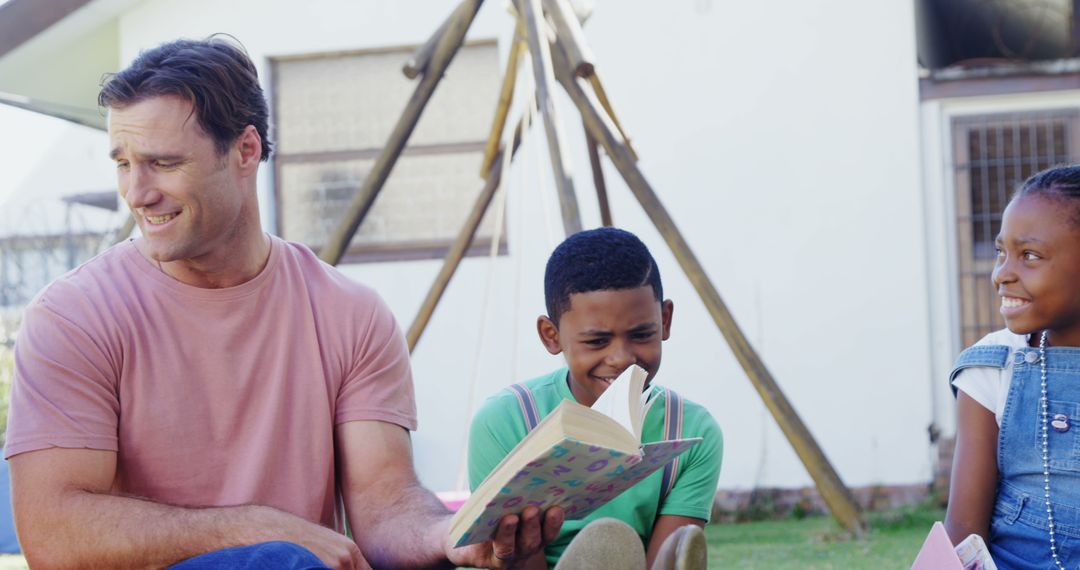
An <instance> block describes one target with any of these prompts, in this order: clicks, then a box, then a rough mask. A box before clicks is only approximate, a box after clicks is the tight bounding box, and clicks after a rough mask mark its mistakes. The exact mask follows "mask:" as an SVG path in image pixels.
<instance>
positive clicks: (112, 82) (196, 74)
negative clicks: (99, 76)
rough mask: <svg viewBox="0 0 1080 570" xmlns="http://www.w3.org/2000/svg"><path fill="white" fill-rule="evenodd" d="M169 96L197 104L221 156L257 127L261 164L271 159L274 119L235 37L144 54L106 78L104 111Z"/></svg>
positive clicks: (200, 118)
mask: <svg viewBox="0 0 1080 570" xmlns="http://www.w3.org/2000/svg"><path fill="white" fill-rule="evenodd" d="M166 95H173V96H176V97H180V98H183V99H184V100H186V101H190V102H191V104H192V105H193V106H194V109H195V111H194V115H195V118H196V120H197V121H198V123H199V126H200V127H201V128H202V130H203V131H204V132H205V133H206V134H207V135H209V136H210V138H212V139H213V140H214V146H215V147H216V148H217V151H218V154H225V152H226V151H227V150H228V148H229V145H230V144H232V143H233V141H235V140H236V137H238V136H240V134H241V133H243V132H244V129H245V128H247V126H248V125H252V126H254V127H255V130H256V131H258V133H259V137H260V138H262V152H261V156H260V159H261V160H267V159H268V158H270V153H271V152H272V150H273V143H271V142H270V133H269V117H270V113H269V110H268V106H267V104H266V97H265V96H264V95H263V90H262V87H261V86H260V85H259V75H258V72H257V71H256V69H255V64H254V63H252V61H251V58H249V57H248V55H247V53H246V52H245V51H244V48H243V47H241V46H240V45H239V43H238V42H237V41H236V40H235V39H234V38H232V37H231V36H227V35H224V34H218V35H214V36H210V37H209V38H206V39H205V40H176V41H172V42H168V43H164V44H161V45H160V46H157V47H155V48H153V49H148V50H145V51H142V52H140V53H139V55H138V57H136V58H135V61H133V62H131V65H129V66H128V67H127V68H126V69H124V70H122V71H120V72H118V73H114V74H111V75H107V76H105V78H104V79H103V81H102V85H101V92H100V93H98V105H100V106H102V107H106V108H122V107H126V106H128V105H133V104H135V103H138V102H140V101H144V100H146V99H150V98H153V97H161V96H166Z"/></svg>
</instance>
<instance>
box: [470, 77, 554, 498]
mask: <svg viewBox="0 0 1080 570" xmlns="http://www.w3.org/2000/svg"><path fill="white" fill-rule="evenodd" d="M526 105H527V107H526V110H525V111H524V117H525V121H524V123H523V124H522V133H523V134H524V133H525V132H527V131H526V129H528V128H529V125H531V124H532V113H531V109H533V108H535V106H536V103H535V98H534V97H529V101H528V103H527V104H526ZM502 139H503V140H502V148H503V158H502V163H501V164H500V166H499V186H498V188H496V189H495V196H494V202H495V204H494V205H495V223H494V228H493V229H492V233H491V248H490V249H489V251H488V276H487V277H488V278H487V283H486V284H485V285H484V298H483V307H482V309H481V311H480V332H479V334H478V336H477V340H476V352H475V354H474V355H473V373H472V381H471V382H470V383H469V393H468V397H467V400H466V408H465V417H466V418H467V419H469V420H471V419H472V417H473V413H474V412H475V411H476V410H475V408H476V391H477V390H476V389H477V386H478V385H479V384H480V359H481V356H482V355H483V348H484V345H485V340H486V336H487V321H488V317H489V314H488V313H489V312H490V309H491V297H492V294H491V292H492V290H494V289H495V263H496V261H497V260H498V256H499V243H500V242H501V241H502V232H503V226H504V225H505V224H504V222H505V220H504V218H505V215H504V214H505V212H506V196H507V194H508V193H509V192H508V189H507V188H506V186H507V179H508V175H509V172H510V162H511V158H512V156H513V144H514V129H511V128H507V129H504V131H503V137H502ZM489 212H490V210H489ZM468 443H469V430H468V429H466V430H465V433H464V434H463V435H462V442H461V446H460V449H461V457H460V460H459V461H458V476H457V484H456V486H455V488H456V489H457V490H458V491H463V490H465V489H467V488H468V462H469V445H468Z"/></svg>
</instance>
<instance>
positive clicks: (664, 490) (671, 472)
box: [660, 388, 683, 505]
mask: <svg viewBox="0 0 1080 570" xmlns="http://www.w3.org/2000/svg"><path fill="white" fill-rule="evenodd" d="M682 425H683V402H682V397H680V396H679V395H678V394H676V393H675V391H674V390H671V389H670V388H664V439H667V440H672V439H680V438H682V427H683V426H682ZM678 473H679V457H676V458H675V459H672V460H671V463H668V464H667V465H666V466H664V478H663V479H661V482H660V504H661V505H662V504H663V503H664V498H666V497H667V495H668V493H670V492H671V489H672V487H674V486H675V477H676V475H678Z"/></svg>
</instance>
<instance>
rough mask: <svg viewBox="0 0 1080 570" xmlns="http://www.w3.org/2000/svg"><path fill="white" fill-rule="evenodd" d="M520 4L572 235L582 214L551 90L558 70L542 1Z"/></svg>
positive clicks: (524, 0) (566, 221) (566, 226)
mask: <svg viewBox="0 0 1080 570" xmlns="http://www.w3.org/2000/svg"><path fill="white" fill-rule="evenodd" d="M520 3H521V8H523V9H519V10H518V12H519V13H521V14H522V15H523V16H524V19H525V31H526V32H527V34H528V38H529V51H530V52H531V53H532V64H533V74H534V75H535V76H536V102H537V105H538V106H539V107H540V112H541V113H543V115H544V132H545V134H546V135H547V142H548V153H549V154H550V155H551V167H552V171H553V172H554V175H555V187H556V188H557V189H558V193H559V206H560V207H561V209H562V219H563V229H564V231H565V232H566V235H570V234H574V233H577V232H579V231H581V213H580V212H579V211H578V203H577V196H576V195H575V194H574V181H573V179H572V178H571V177H570V161H569V160H568V159H567V157H566V156H565V154H564V153H563V149H564V148H565V147H566V144H565V143H564V140H565V137H564V136H563V132H562V126H561V124H560V123H559V117H558V114H557V112H556V110H555V99H554V97H552V92H551V86H552V85H553V84H554V83H555V73H554V71H553V70H552V67H551V49H550V45H549V44H548V41H547V34H546V33H545V30H544V26H545V24H544V17H543V13H542V11H541V9H540V0H520Z"/></svg>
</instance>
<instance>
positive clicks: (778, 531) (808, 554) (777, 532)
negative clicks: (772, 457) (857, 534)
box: [705, 506, 945, 570]
mask: <svg viewBox="0 0 1080 570" xmlns="http://www.w3.org/2000/svg"><path fill="white" fill-rule="evenodd" d="M944 517H945V511H944V510H941V509H937V508H932V507H925V506H924V507H912V508H904V509H898V510H893V511H886V512H881V513H870V514H869V515H868V516H867V518H868V521H869V523H870V526H871V531H870V533H869V534H868V535H867V536H866V537H864V538H861V539H854V538H851V537H849V536H848V535H847V534H846V533H845V532H843V531H842V530H841V528H840V526H839V525H838V524H837V523H836V522H835V521H834V520H833V519H832V518H830V517H825V516H815V517H808V518H805V519H802V520H795V519H791V520H786V521H764V522H751V523H731V524H714V525H709V526H707V527H706V528H705V536H706V537H707V539H708V542H709V567H710V568H724V569H725V570H726V569H738V568H747V569H751V568H754V569H756V568H769V569H777V568H803V569H811V568H812V569H818V570H826V569H838V570H839V569H844V570H860V569H867V570H869V569H874V570H886V569H889V568H896V569H903V570H906V569H908V568H910V567H911V563H912V562H913V561H914V560H915V555H916V554H917V553H918V552H919V548H920V547H921V546H922V543H923V540H924V539H925V538H926V534H927V533H928V532H930V527H931V526H932V525H933V524H934V521H938V520H943V519H944Z"/></svg>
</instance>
